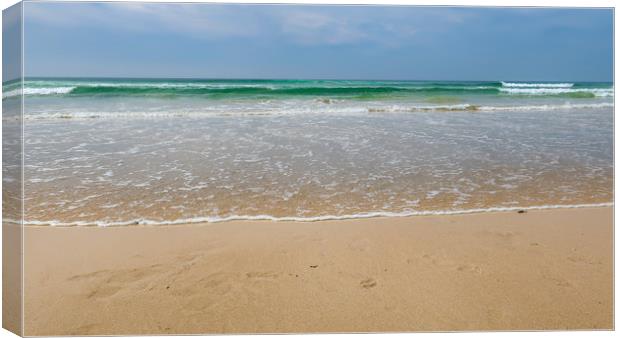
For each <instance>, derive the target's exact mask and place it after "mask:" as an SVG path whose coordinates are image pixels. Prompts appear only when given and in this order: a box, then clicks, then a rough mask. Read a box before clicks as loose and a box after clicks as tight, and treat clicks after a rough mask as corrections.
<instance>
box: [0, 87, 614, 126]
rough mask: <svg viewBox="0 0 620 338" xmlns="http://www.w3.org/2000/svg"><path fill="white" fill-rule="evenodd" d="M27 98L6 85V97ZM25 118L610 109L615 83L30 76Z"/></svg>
mask: <svg viewBox="0 0 620 338" xmlns="http://www.w3.org/2000/svg"><path fill="white" fill-rule="evenodd" d="M19 93H20V89H19V87H17V84H5V88H4V94H3V97H4V98H8V97H11V96H14V95H17V94H19ZM24 94H25V95H26V97H27V98H28V103H29V109H28V114H27V116H26V118H33V119H34V118H58V117H62V118H80V117H89V118H92V117H114V116H115V117H121V116H123V115H127V116H125V117H132V116H133V117H140V116H142V117H144V116H146V117H148V116H158V117H163V116H165V115H175V116H178V115H179V114H180V115H214V114H216V115H217V114H220V115H222V114H224V115H228V114H294V113H332V114H337V113H341V114H351V113H374V112H416V111H495V110H506V109H509V110H536V109H547V110H552V109H566V108H575V109H587V108H600V107H611V105H612V103H613V86H612V84H610V83H580V82H576V83H568V82H565V83H556V82H543V83H538V82H502V81H497V82H436V81H433V82H431V81H345V80H200V79H192V80H184V79H149V80H145V79H34V78H33V79H28V80H27V81H25V83H24Z"/></svg>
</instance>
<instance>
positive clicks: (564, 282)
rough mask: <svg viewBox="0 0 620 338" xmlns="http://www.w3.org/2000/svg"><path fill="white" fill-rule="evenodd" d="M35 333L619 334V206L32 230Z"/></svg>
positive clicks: (28, 295)
mask: <svg viewBox="0 0 620 338" xmlns="http://www.w3.org/2000/svg"><path fill="white" fill-rule="evenodd" d="M25 236H26V238H25V274H26V276H25V315H26V318H25V332H24V334H26V335H69V334H80V335H89V334H97V335H102V334H164V333H169V334H173V333H177V334H180V333H233V332H234V333H253V332H259V333H275V332H277V333H281V332H345V331H346V332H351V331H354V332H362V331H363V332H365V331H437V330H439V331H452V330H546V329H553V330H564V329H612V328H613V299H612V295H613V266H612V263H613V258H612V257H613V256H612V254H613V208H612V207H602V208H583V209H555V210H541V211H528V212H526V213H517V212H504V213H484V214H470V215H451V216H415V217H404V218H373V219H358V220H340V221H321V222H313V223H296V222H270V221H243V222H241V221H239V222H237V221H235V222H224V223H213V224H202V225H182V226H168V227H148V226H136V227H114V228H96V227H73V228H53V227H27V229H26V230H25Z"/></svg>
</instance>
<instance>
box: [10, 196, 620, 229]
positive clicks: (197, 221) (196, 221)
mask: <svg viewBox="0 0 620 338" xmlns="http://www.w3.org/2000/svg"><path fill="white" fill-rule="evenodd" d="M613 206H614V202H603V203H591V204H566V205H562V204H556V205H541V206H527V207H518V206H517V207H490V208H479V209H463V210H435V211H433V210H428V211H426V210H425V211H403V212H391V211H373V212H366V213H359V214H350V215H341V216H339V215H326V216H312V217H297V216H283V217H276V216H271V215H247V216H244V215H239V216H228V217H196V218H187V219H180V220H172V221H161V222H157V221H151V220H144V219H139V220H138V219H135V220H131V221H126V222H110V223H105V224H104V223H102V222H58V221H30V222H24V227H48V226H49V227H65V228H71V227H103V228H107V227H124V226H157V227H160V226H190V225H198V226H200V225H205V224H215V223H228V222H255V221H270V222H293V223H315V222H327V221H344V220H356V219H369V218H407V217H423V216H453V215H470V214H485V213H504V212H514V211H520V210H523V211H535V210H555V209H583V208H605V207H613ZM3 221H4V222H8V223H14V224H19V223H18V222H15V221H14V220H3Z"/></svg>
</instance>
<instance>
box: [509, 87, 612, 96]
mask: <svg viewBox="0 0 620 338" xmlns="http://www.w3.org/2000/svg"><path fill="white" fill-rule="evenodd" d="M499 91H500V92H504V93H508V94H521V95H558V94H570V93H590V94H593V95H594V96H598V97H610V96H613V95H614V90H613V88H559V87H551V88H547V87H544V88H543V87H537V88H499Z"/></svg>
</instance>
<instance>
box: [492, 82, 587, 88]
mask: <svg viewBox="0 0 620 338" xmlns="http://www.w3.org/2000/svg"><path fill="white" fill-rule="evenodd" d="M574 85H575V84H574V83H519V82H504V81H502V86H504V87H522V88H570V87H572V86H574Z"/></svg>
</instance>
